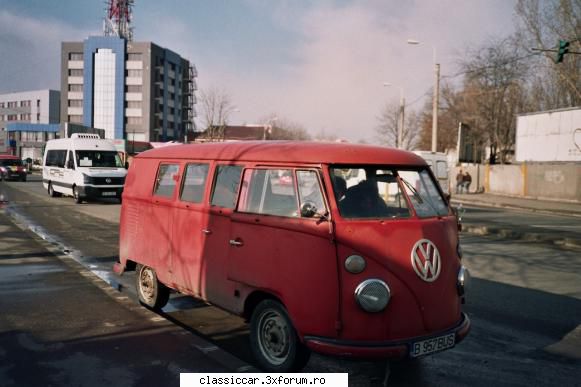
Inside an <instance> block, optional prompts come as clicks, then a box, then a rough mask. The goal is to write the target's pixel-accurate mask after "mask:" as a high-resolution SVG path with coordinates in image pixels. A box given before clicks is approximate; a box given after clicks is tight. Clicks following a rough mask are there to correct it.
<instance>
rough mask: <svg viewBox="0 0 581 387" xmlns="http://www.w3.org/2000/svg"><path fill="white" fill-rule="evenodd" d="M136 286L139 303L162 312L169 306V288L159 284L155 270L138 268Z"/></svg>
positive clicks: (147, 267) (146, 267)
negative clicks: (162, 309)
mask: <svg viewBox="0 0 581 387" xmlns="http://www.w3.org/2000/svg"><path fill="white" fill-rule="evenodd" d="M135 285H136V288H137V295H138V296H139V302H141V303H142V304H143V305H145V306H147V307H149V308H151V309H153V310H160V309H161V308H163V307H164V306H165V305H166V304H167V302H168V300H169V288H168V287H167V286H165V285H164V284H162V283H161V282H159V280H158V279H157V274H156V273H155V270H153V269H152V268H151V267H149V266H144V265H138V266H137V270H136V281H135Z"/></svg>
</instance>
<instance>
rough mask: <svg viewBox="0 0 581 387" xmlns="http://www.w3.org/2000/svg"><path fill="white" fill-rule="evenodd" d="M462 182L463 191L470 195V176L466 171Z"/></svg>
mask: <svg viewBox="0 0 581 387" xmlns="http://www.w3.org/2000/svg"><path fill="white" fill-rule="evenodd" d="M463 181H464V191H465V192H466V193H470V184H472V176H470V174H469V173H468V171H466V174H465V175H464V178H463Z"/></svg>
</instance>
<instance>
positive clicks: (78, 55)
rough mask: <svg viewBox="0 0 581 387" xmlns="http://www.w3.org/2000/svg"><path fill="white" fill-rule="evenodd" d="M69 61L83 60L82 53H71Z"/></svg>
mask: <svg viewBox="0 0 581 387" xmlns="http://www.w3.org/2000/svg"><path fill="white" fill-rule="evenodd" d="M69 60H83V53H82V52H69Z"/></svg>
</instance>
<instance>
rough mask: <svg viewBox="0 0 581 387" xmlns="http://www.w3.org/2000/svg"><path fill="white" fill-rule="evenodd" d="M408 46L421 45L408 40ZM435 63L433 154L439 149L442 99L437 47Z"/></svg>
mask: <svg viewBox="0 0 581 387" xmlns="http://www.w3.org/2000/svg"><path fill="white" fill-rule="evenodd" d="M407 43H408V44H414V45H415V44H421V42H420V41H419V40H414V39H408V40H407ZM432 50H433V61H434V95H433V97H432V152H436V151H437V147H438V104H439V99H440V64H439V63H437V62H436V47H435V46H432Z"/></svg>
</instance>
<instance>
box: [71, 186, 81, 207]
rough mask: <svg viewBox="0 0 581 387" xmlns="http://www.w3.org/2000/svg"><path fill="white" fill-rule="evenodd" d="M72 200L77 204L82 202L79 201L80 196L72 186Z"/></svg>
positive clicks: (75, 187)
mask: <svg viewBox="0 0 581 387" xmlns="http://www.w3.org/2000/svg"><path fill="white" fill-rule="evenodd" d="M73 198H74V199H75V203H77V204H81V203H82V202H83V199H81V196H80V195H79V190H78V189H77V186H76V185H74V186H73Z"/></svg>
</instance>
